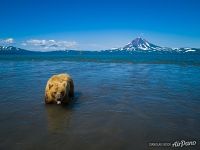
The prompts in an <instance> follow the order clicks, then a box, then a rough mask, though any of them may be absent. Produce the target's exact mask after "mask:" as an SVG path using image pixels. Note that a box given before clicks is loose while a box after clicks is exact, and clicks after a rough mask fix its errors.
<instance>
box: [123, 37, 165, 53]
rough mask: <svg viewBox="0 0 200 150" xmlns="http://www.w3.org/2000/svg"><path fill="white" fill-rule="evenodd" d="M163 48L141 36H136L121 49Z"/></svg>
mask: <svg viewBox="0 0 200 150" xmlns="http://www.w3.org/2000/svg"><path fill="white" fill-rule="evenodd" d="M161 49H163V48H162V47H160V46H157V45H154V44H152V43H150V42H148V41H147V40H145V39H142V38H140V37H139V38H136V39H134V40H133V41H132V42H130V43H129V44H127V45H126V46H124V47H123V48H121V50H161Z"/></svg>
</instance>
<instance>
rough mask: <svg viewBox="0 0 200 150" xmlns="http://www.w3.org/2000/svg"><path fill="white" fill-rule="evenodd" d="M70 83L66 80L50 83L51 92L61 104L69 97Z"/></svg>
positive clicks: (53, 97)
mask: <svg viewBox="0 0 200 150" xmlns="http://www.w3.org/2000/svg"><path fill="white" fill-rule="evenodd" d="M69 86H70V85H69V84H68V83H66V82H54V83H50V84H49V85H48V88H49V93H50V96H51V97H52V99H53V100H54V102H56V103H57V104H60V103H62V102H63V100H64V99H65V98H66V97H68V94H69V89H70V87H69Z"/></svg>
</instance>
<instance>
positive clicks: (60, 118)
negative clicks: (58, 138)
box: [46, 105, 72, 133]
mask: <svg viewBox="0 0 200 150" xmlns="http://www.w3.org/2000/svg"><path fill="white" fill-rule="evenodd" d="M46 114H47V127H48V131H49V132H52V133H57V132H63V131H64V130H65V129H66V128H68V127H69V123H70V118H71V115H72V108H71V107H66V106H63V105H46Z"/></svg>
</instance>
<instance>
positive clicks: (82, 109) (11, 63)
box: [0, 60, 200, 150]
mask: <svg viewBox="0 0 200 150" xmlns="http://www.w3.org/2000/svg"><path fill="white" fill-rule="evenodd" d="M63 72H66V73H69V74H70V75H71V76H72V77H73V79H74V82H75V98H74V100H73V102H71V103H70V105H67V106H61V105H45V104H44V87H45V84H46V82H47V80H48V78H49V77H51V76H52V75H53V74H58V73H63ZM0 83H1V84H0V122H1V123H0V149H2V150H4V149H6V150H8V149H9V150H12V149H14V150H15V149H16V150H21V149H26V150H29V149H30V150H35V149H54V150H55V149H60V150H62V149H68V150H83V149H84V150H102V149H105V150H112V149H113V150H118V149H119V150H121V149H123V150H129V149H130V150H132V149H148V148H154V147H149V146H148V145H149V143H150V142H169V143H173V142H175V141H178V140H179V141H180V140H186V141H188V140H189V141H190V140H192V141H193V140H195V141H197V145H196V146H194V147H189V148H190V149H193V148H194V149H195V150H196V149H198V146H199V143H198V142H199V139H200V111H199V110H200V92H199V91H200V67H199V66H196V65H180V64H162V63H161V64H153V63H152V64H151V63H149V64H145V63H143V64H140V63H138V64H133V63H112V62H109V63H100V62H82V61H65V60H60V61H49V60H38V61H32V60H23V61H20V60H17V61H16V60H8V61H5V60H4V61H0Z"/></svg>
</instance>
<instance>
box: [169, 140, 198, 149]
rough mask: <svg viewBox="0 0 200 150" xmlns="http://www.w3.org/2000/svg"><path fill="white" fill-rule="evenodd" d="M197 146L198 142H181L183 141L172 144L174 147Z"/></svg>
mask: <svg viewBox="0 0 200 150" xmlns="http://www.w3.org/2000/svg"><path fill="white" fill-rule="evenodd" d="M196 144H197V142H196V141H185V140H181V141H176V142H174V143H172V147H186V146H195V145H196Z"/></svg>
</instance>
